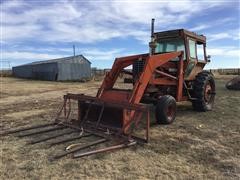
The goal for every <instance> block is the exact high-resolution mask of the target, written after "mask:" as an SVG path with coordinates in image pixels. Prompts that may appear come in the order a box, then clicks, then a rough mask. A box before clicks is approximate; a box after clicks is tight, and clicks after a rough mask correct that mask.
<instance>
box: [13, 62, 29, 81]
mask: <svg viewBox="0 0 240 180" xmlns="http://www.w3.org/2000/svg"><path fill="white" fill-rule="evenodd" d="M12 71H13V75H14V76H15V77H19V78H32V66H30V65H25V66H17V67H13V68H12Z"/></svg>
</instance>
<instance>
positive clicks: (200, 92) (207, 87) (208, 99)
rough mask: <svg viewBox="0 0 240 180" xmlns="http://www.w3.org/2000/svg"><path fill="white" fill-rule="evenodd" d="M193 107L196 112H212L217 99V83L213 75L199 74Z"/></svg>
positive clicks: (194, 91) (195, 85)
mask: <svg viewBox="0 0 240 180" xmlns="http://www.w3.org/2000/svg"><path fill="white" fill-rule="evenodd" d="M193 98H194V100H193V101H192V106H193V108H194V109H195V110H196V111H211V110H212V109H213V104H214V99H215V81H214V78H213V75H212V74H210V73H209V72H206V71H203V72H200V73H198V75H197V76H196V79H195V80H194V83H193Z"/></svg>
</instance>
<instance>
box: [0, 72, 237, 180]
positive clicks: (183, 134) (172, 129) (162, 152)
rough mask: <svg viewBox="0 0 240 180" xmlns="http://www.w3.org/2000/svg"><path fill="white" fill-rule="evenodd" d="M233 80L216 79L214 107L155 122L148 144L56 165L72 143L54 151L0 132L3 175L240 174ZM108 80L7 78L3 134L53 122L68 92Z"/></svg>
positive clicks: (91, 91) (92, 90) (187, 109)
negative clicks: (229, 86)
mask: <svg viewBox="0 0 240 180" xmlns="http://www.w3.org/2000/svg"><path fill="white" fill-rule="evenodd" d="M230 78H232V76H218V77H216V85H217V95H216V100H215V107H214V110H213V111H211V112H205V113H200V112H195V111H193V110H192V107H191V104H190V103H181V104H178V111H177V118H176V121H175V122H174V123H173V124H171V125H167V126H166V125H165V126H164V125H153V126H152V127H151V130H150V137H151V139H150V143H148V144H145V145H137V146H135V147H131V148H128V149H123V150H118V151H115V152H111V153H103V154H98V155H94V156H90V157H84V158H82V159H71V158H70V157H64V158H62V159H60V160H57V161H53V162H51V161H49V157H50V156H51V155H53V154H56V153H57V152H59V151H62V150H63V149H64V147H66V144H65V145H60V146H54V147H52V148H47V146H46V144H45V143H40V144H36V145H26V142H27V140H28V139H27V138H21V139H20V138H17V137H14V136H13V135H11V136H3V137H0V138H1V161H0V176H1V177H0V179H166V178H169V179H240V113H239V112H240V92H239V91H229V90H227V89H226V88H225V87H224V86H225V83H226V81H227V80H229V79H230ZM100 84H101V82H93V81H91V82H88V83H79V82H72V83H71V82H47V81H33V80H23V79H16V78H6V77H4V78H1V99H0V114H1V117H0V120H1V124H0V127H1V131H3V130H5V129H9V128H11V127H18V126H24V125H28V124H41V123H45V122H50V121H51V120H52V119H53V118H54V117H55V114H56V112H57V110H58V108H59V107H60V105H61V103H62V96H63V95H64V94H65V93H67V92H72V93H85V94H88V95H95V94H96V92H97V88H98V87H99V86H100ZM152 121H153V122H154V119H153V118H152Z"/></svg>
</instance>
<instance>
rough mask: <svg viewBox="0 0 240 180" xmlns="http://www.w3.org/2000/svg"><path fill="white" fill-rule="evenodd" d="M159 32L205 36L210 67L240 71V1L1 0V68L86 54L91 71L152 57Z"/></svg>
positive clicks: (208, 66)
mask: <svg viewBox="0 0 240 180" xmlns="http://www.w3.org/2000/svg"><path fill="white" fill-rule="evenodd" d="M151 18H155V19H156V20H155V22H156V23H155V29H156V31H162V30H169V29H178V28H186V29H189V30H191V31H194V32H197V33H199V34H204V35H206V36H207V42H208V43H207V53H208V54H210V55H211V56H212V58H211V60H212V62H211V63H210V64H209V65H207V68H237V67H238V68H240V22H239V19H240V4H239V0H225V1H224V0H219V1H218V0H212V1H211V0H208V1H207V0H202V1H197V0H195V1H194V0H178V1H177V0H171V1H169V0H168V1H153V0H151V1H146V0H138V1H137V0H135V1H130V0H128V1H127V0H126V1H124V0H118V1H115V0H112V1H97V0H95V1H76V0H75V1H74V0H71V1H61V0H60V1H53V0H52V1H37V0H35V1H33V0H32V1H30V0H28V1H27V0H26V1H23V0H8V1H6V0H3V1H1V68H4V67H7V66H8V65H9V64H8V62H10V66H16V65H20V64H24V63H28V62H33V61H38V60H45V59H46V60H47V59H52V58H59V57H66V56H71V55H72V54H73V52H72V45H73V44H75V46H76V54H83V55H84V56H85V57H87V58H88V59H89V60H90V61H91V62H92V67H98V68H110V67H111V65H112V63H113V61H114V59H115V57H121V56H125V55H131V54H139V53H145V52H148V42H149V40H150V37H149V36H150V21H151Z"/></svg>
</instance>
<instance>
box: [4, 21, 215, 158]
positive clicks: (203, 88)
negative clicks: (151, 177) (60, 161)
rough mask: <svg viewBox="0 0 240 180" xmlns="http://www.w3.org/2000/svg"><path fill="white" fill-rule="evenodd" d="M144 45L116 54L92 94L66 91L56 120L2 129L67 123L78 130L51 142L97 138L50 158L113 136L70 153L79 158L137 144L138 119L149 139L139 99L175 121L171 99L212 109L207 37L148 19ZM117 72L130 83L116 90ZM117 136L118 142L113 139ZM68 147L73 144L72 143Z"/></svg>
mask: <svg viewBox="0 0 240 180" xmlns="http://www.w3.org/2000/svg"><path fill="white" fill-rule="evenodd" d="M149 47H150V52H149V53H146V54H138V55H133V56H127V57H120V58H116V60H115V62H114V64H113V66H112V69H111V71H110V72H109V73H107V74H106V76H105V78H104V80H103V82H102V85H101V87H100V88H99V90H98V93H97V95H96V97H91V96H86V95H83V94H66V95H65V96H64V103H63V106H62V108H61V109H60V111H59V113H58V115H57V118H56V119H55V123H53V124H47V125H41V126H34V127H32V128H31V127H30V128H23V129H20V130H19V129H17V130H12V131H8V132H5V133H4V134H9V133H17V132H21V131H28V130H29V129H37V128H41V127H45V126H52V125H54V126H56V125H57V126H58V127H53V128H50V130H49V129H47V130H38V131H36V132H30V133H25V134H23V135H21V137H23V136H31V135H35V134H41V133H45V132H49V131H54V130H57V129H63V128H70V129H74V131H80V132H81V135H80V136H76V137H72V138H68V139H63V140H60V141H57V142H55V143H52V145H56V144H59V143H65V142H69V141H72V140H74V139H78V138H83V137H88V136H93V135H94V136H97V137H101V138H102V139H100V140H97V141H94V142H90V143H89V144H87V145H84V146H80V147H78V148H75V149H73V150H71V151H68V152H64V153H63V154H60V155H58V156H56V157H55V158H60V157H62V156H64V155H67V154H70V153H75V152H76V151H80V150H82V149H86V148H88V147H90V146H95V145H97V144H99V143H103V142H106V141H113V140H114V144H115V145H113V146H110V147H106V148H103V149H97V150H94V151H89V152H84V153H82V152H80V153H78V152H77V153H75V154H74V157H83V156H86V155H91V154H96V153H100V152H103V151H109V150H113V149H119V148H123V147H128V146H131V145H134V144H136V141H135V140H139V139H140V138H139V137H137V136H135V135H134V134H133V131H134V130H136V129H137V128H138V127H139V122H140V121H141V120H146V123H145V125H146V134H145V138H144V140H146V141H148V139H149V136H148V134H149V126H150V120H149V119H150V118H149V117H150V115H149V110H148V106H145V105H144V103H152V104H153V105H155V107H156V108H155V109H156V110H155V116H156V121H157V122H158V123H163V124H169V123H172V122H173V121H174V119H175V117H176V102H181V101H191V102H192V105H193V108H194V109H195V110H197V111H209V110H212V108H213V103H214V97H215V83H214V78H213V75H212V74H211V73H209V72H208V71H204V70H203V68H204V66H205V65H206V64H207V62H208V61H209V56H207V54H206V37H205V36H203V35H197V34H195V33H193V32H190V31H187V30H185V29H177V30H171V31H164V32H155V33H154V19H153V20H152V33H151V42H150V43H149ZM129 67H130V68H131V70H129ZM122 74H127V75H128V77H130V78H126V79H125V82H128V83H131V88H129V89H126V88H124V89H121V88H120V89H119V88H116V87H115V86H114V85H116V84H118V83H116V81H117V79H118V77H119V76H121V75H122ZM73 101H74V102H75V104H76V105H77V109H76V110H74V108H73V105H71V104H72V102H73ZM73 115H75V117H74V118H73ZM143 115H147V116H146V117H147V118H143V117H144V116H143ZM143 124H144V123H143ZM66 133H68V134H69V133H73V132H72V131H70V132H65V134H66ZM63 135H64V133H62V134H58V135H53V136H49V137H44V138H42V139H38V140H34V141H32V142H31V143H32V144H34V143H39V142H42V141H47V140H49V139H53V138H56V137H59V136H63ZM116 141H117V142H119V143H118V144H116ZM73 146H74V147H75V144H73ZM73 146H72V145H70V146H68V147H73Z"/></svg>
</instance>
